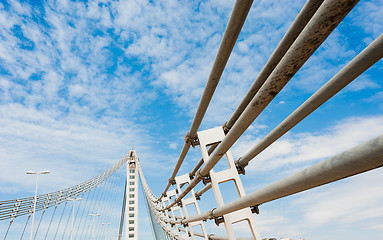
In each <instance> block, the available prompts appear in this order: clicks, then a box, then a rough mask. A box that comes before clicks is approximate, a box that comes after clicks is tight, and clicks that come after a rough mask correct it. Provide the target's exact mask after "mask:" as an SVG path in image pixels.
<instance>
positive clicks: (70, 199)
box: [66, 198, 82, 240]
mask: <svg viewBox="0 0 383 240" xmlns="http://www.w3.org/2000/svg"><path fill="white" fill-rule="evenodd" d="M66 200H67V201H73V211H72V229H71V231H70V240H73V228H74V206H75V203H76V201H81V200H82V198H67V199H66Z"/></svg>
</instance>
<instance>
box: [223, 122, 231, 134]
mask: <svg viewBox="0 0 383 240" xmlns="http://www.w3.org/2000/svg"><path fill="white" fill-rule="evenodd" d="M226 124H227V122H225V123H224V124H223V125H222V129H223V132H224V133H225V135H226V134H227V133H228V132H229V131H230V128H229V127H228V126H227V125H226Z"/></svg>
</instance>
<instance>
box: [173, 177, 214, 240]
mask: <svg viewBox="0 0 383 240" xmlns="http://www.w3.org/2000/svg"><path fill="white" fill-rule="evenodd" d="M175 181H176V185H177V189H178V192H182V191H181V188H182V187H183V186H184V185H187V184H189V183H190V177H189V174H185V175H181V176H178V177H176V178H175ZM189 194H190V197H188V198H186V197H184V198H183V199H181V204H182V208H183V210H184V212H185V216H186V217H190V213H189V212H188V210H187V206H191V208H192V209H194V210H195V212H196V215H199V214H201V212H200V210H199V206H198V203H197V199H196V198H195V194H194V190H193V189H192V190H191V191H190V193H189ZM186 196H188V195H186ZM192 215H193V214H192ZM188 226H189V232H190V237H191V238H192V239H193V240H195V239H196V238H195V234H194V230H193V227H197V226H200V227H201V231H202V232H198V233H202V234H203V236H204V238H205V239H208V237H207V234H206V229H205V226H204V224H203V222H202V221H197V222H191V223H189V224H188Z"/></svg>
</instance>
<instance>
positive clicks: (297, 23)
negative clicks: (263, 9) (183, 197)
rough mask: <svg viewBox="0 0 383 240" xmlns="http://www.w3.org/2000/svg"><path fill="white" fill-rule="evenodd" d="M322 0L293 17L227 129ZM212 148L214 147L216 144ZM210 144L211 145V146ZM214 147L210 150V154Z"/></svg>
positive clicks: (312, 3) (311, 4)
mask: <svg viewBox="0 0 383 240" xmlns="http://www.w3.org/2000/svg"><path fill="white" fill-rule="evenodd" d="M323 1H324V0H308V1H307V2H306V3H305V5H304V6H303V8H302V10H301V11H300V12H299V14H298V16H297V17H296V18H295V20H294V22H293V23H292V24H291V26H290V28H289V29H288V30H287V32H286V34H285V35H284V36H283V38H282V40H281V41H280V43H279V44H278V46H277V48H276V49H275V50H274V52H273V54H272V55H271V56H270V58H269V60H268V61H267V63H266V64H265V66H264V67H263V68H262V70H261V72H260V73H259V75H258V77H257V78H256V80H255V81H254V83H253V84H252V85H251V87H250V89H249V90H248V92H247V93H246V95H245V97H244V98H243V99H242V101H241V103H240V104H239V105H238V107H237V109H235V111H234V113H233V114H232V115H231V117H230V119H229V120H228V121H227V122H226V123H225V125H224V126H226V127H227V128H228V130H229V129H230V128H231V127H232V126H233V125H234V123H235V122H236V121H237V119H238V118H239V116H240V115H241V114H242V112H243V111H244V110H245V108H246V107H247V105H248V104H249V102H250V101H251V99H252V98H253V97H254V96H255V94H256V93H257V92H258V90H259V89H260V88H261V86H262V85H263V83H264V82H265V81H266V79H267V77H268V76H269V75H270V74H271V72H272V71H273V70H274V68H275V67H276V66H277V65H278V63H279V61H280V60H281V59H282V57H283V56H284V55H285V53H286V52H287V50H288V49H289V48H290V46H291V44H293V42H294V41H295V39H296V38H297V37H298V35H299V34H300V33H301V31H302V30H303V28H304V27H305V26H306V25H307V23H308V22H309V21H310V19H311V17H312V16H313V15H314V13H315V12H316V11H317V10H318V8H319V6H320V5H321V4H322V2H323ZM213 146H215V147H214V149H215V148H216V146H217V145H213ZM213 146H212V147H213ZM214 149H212V150H211V151H210V148H209V154H211V153H212V152H213V151H214ZM202 165H203V159H200V160H199V162H198V163H197V165H196V166H195V167H194V168H193V170H192V171H191V172H190V173H189V176H190V177H191V178H193V177H194V174H195V173H196V172H197V171H198V169H199V168H200V167H201V166H202Z"/></svg>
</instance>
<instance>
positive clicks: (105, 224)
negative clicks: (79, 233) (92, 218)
mask: <svg viewBox="0 0 383 240" xmlns="http://www.w3.org/2000/svg"><path fill="white" fill-rule="evenodd" d="M110 224H111V223H101V225H104V226H106V229H105V240H106V234H107V231H108V226H109V225H110Z"/></svg>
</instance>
